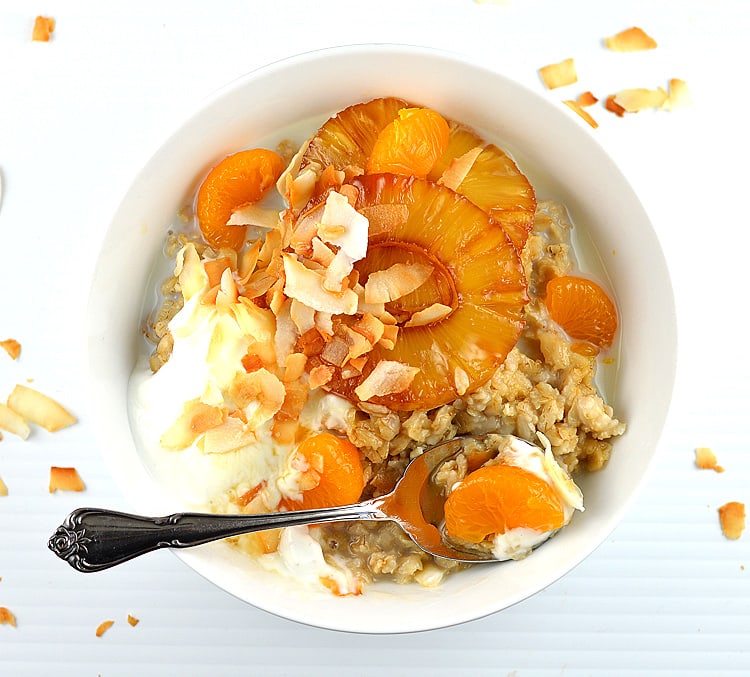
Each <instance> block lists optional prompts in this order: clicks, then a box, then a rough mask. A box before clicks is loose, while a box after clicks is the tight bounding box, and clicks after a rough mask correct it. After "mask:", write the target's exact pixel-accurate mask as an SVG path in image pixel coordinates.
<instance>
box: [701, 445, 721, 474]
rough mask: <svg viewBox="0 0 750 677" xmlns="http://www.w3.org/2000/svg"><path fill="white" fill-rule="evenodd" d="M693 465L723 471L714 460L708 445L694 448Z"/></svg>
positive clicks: (714, 457)
mask: <svg viewBox="0 0 750 677" xmlns="http://www.w3.org/2000/svg"><path fill="white" fill-rule="evenodd" d="M695 465H697V466H698V467H699V468H700V469H701V470H715V471H716V472H724V468H722V467H721V466H720V465H719V464H718V463H717V461H716V455H715V454H714V452H713V451H712V450H711V449H709V448H708V447H698V448H697V449H696V450H695Z"/></svg>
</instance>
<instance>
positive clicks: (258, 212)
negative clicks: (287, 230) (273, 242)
mask: <svg viewBox="0 0 750 677" xmlns="http://www.w3.org/2000/svg"><path fill="white" fill-rule="evenodd" d="M279 221H280V219H279V211H278V210H277V209H267V208H265V207H259V206H258V205H257V204H249V205H245V206H244V207H241V208H240V209H238V210H236V211H234V212H232V215H231V216H230V217H229V221H227V225H228V226H259V227H260V228H268V229H269V230H272V229H273V228H278V227H279Z"/></svg>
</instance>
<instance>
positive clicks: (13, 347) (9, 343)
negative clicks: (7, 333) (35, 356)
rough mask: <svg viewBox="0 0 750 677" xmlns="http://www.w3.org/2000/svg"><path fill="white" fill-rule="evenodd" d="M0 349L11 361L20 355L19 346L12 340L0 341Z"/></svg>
mask: <svg viewBox="0 0 750 677" xmlns="http://www.w3.org/2000/svg"><path fill="white" fill-rule="evenodd" d="M0 348H2V349H3V350H5V352H6V353H8V355H10V359H11V360H17V359H18V356H19V355H20V354H21V344H20V343H19V342H18V341H16V340H15V339H12V338H9V339H5V340H4V341H0Z"/></svg>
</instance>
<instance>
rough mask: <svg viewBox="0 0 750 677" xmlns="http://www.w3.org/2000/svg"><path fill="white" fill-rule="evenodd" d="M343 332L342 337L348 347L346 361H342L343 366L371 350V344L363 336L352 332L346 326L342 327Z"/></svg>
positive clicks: (352, 330)
mask: <svg viewBox="0 0 750 677" xmlns="http://www.w3.org/2000/svg"><path fill="white" fill-rule="evenodd" d="M343 332H344V337H345V338H346V342H347V344H348V346H349V353H348V355H347V357H346V360H345V361H344V364H346V363H347V362H348V361H349V360H354V359H356V358H358V357H361V356H362V355H365V354H366V353H369V352H370V351H371V350H372V348H373V343H371V342H370V341H369V340H368V339H367V338H366V337H365V336H364V334H361V333H359V332H358V331H354V329H352V328H351V327H347V326H344V327H343Z"/></svg>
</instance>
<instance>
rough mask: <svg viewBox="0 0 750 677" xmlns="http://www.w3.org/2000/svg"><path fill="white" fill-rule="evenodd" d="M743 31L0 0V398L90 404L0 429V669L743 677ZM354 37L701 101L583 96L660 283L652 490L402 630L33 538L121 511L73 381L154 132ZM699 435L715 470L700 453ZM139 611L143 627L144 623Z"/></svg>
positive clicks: (452, 15)
mask: <svg viewBox="0 0 750 677" xmlns="http://www.w3.org/2000/svg"><path fill="white" fill-rule="evenodd" d="M36 14H47V15H50V16H53V17H54V18H55V19H56V21H57V28H56V30H55V33H54V37H53V40H52V41H51V42H50V43H47V44H43V43H32V42H31V41H30V34H31V26H32V23H33V17H34V15H36ZM632 25H639V26H641V27H643V28H644V29H646V30H647V31H648V32H649V33H651V34H652V35H653V36H654V37H655V38H656V39H657V41H658V42H659V48H658V49H657V50H654V51H651V52H644V53H639V54H630V55H622V54H614V53H611V52H608V51H607V50H605V49H604V47H603V46H602V40H603V38H604V37H605V36H607V35H610V34H612V33H615V32H617V31H619V30H621V29H624V28H627V27H629V26H632ZM748 33H750V3H747V2H744V1H743V0H736V1H734V2H730V1H728V0H725V1H723V2H719V1H717V2H710V1H708V0H705V1H703V2H700V1H697V0H671V1H665V2H659V1H658V0H647V1H645V0H644V1H639V2H627V1H626V0H620V1H619V2H596V1H593V0H592V1H590V2H586V1H584V0H577V1H576V0H569V1H567V2H562V1H560V0H507V1H506V2H484V3H477V2H474V1H473V0H400V1H395V0H378V1H377V2H376V1H374V0H371V1H370V2H358V1H356V0H347V1H334V0H329V1H325V0H318V1H316V2H312V1H309V2H308V1H306V0H273V1H268V2H263V3H261V2H247V1H246V2H223V3H222V2H198V1H191V0H183V1H182V2H176V1H175V2H161V3H156V2H149V3H138V2H133V1H131V2H127V3H126V2H120V3H108V2H94V1H93V0H91V1H90V0H80V1H69V2H55V1H54V0H37V2H33V3H32V2H29V1H28V0H0V172H2V178H3V183H4V196H3V199H2V205H0V298H1V299H2V301H0V334H2V336H0V339H3V338H8V337H12V338H15V339H17V340H19V341H20V342H21V344H22V346H23V352H22V354H21V357H20V359H19V360H17V361H16V362H13V361H11V360H10V359H8V358H7V357H6V356H5V354H4V353H0V398H4V397H6V396H7V394H8V393H10V391H11V390H12V388H13V385H14V384H16V383H26V382H27V379H33V383H32V385H33V386H34V387H37V388H38V389H40V390H42V391H44V392H46V393H48V394H50V395H52V396H54V397H56V398H58V399H59V400H60V401H61V402H62V403H64V404H65V405H67V406H68V407H69V408H70V409H71V410H72V411H73V412H74V413H75V414H76V415H77V416H78V418H79V423H78V424H77V425H75V426H73V427H71V428H69V429H67V430H65V431H62V432H59V433H56V434H54V435H51V434H48V433H45V432H44V431H40V430H38V429H37V430H35V431H34V432H33V434H32V436H31V437H30V438H29V440H28V441H26V442H22V441H20V440H19V439H17V438H15V437H13V436H12V435H10V434H6V435H5V436H4V439H3V440H2V441H0V477H2V478H3V479H4V481H5V483H6V484H7V485H8V488H9V490H10V495H9V496H7V497H5V498H0V577H2V580H1V581H0V606H6V607H8V608H9V609H10V610H11V611H13V612H14V613H15V615H16V618H17V622H18V626H17V627H16V628H12V627H10V626H8V625H2V626H0V674H2V675H8V676H11V675H55V676H56V677H63V676H67V675H74V676H76V677H78V676H81V675H91V676H94V675H99V674H101V675H103V676H104V677H110V676H114V675H138V676H139V677H146V676H147V675H162V674H180V675H225V674H249V675H256V674H258V675H260V674H262V675H295V674H305V675H349V674H362V675H365V674H392V675H400V674H409V675H415V676H418V675H454V674H455V675H459V674H460V675H482V674H492V675H516V676H520V677H526V676H531V675H603V674H607V675H610V674H612V675H620V674H622V675H626V674H638V675H644V674H645V675H648V674H679V675H692V674H696V675H714V674H719V673H723V674H750V651H749V650H748V646H749V645H750V531H748V532H746V533H745V534H744V536H743V538H741V539H740V540H738V541H729V540H727V539H725V538H724V537H723V536H722V534H721V531H720V529H719V524H718V518H717V508H718V506H720V505H722V504H723V503H725V502H727V501H730V500H736V501H745V502H747V503H749V504H750V442H748V434H747V422H748V421H749V420H750V414H749V413H748V409H749V408H750V407H749V406H748V405H750V396H749V395H748V393H749V392H750V386H749V385H748V384H749V383H750V360H748V358H747V342H748V334H747V327H748V298H749V297H750V295H749V294H748V269H749V267H750V266H749V264H748V260H749V256H748V255H749V253H750V236H749V235H748V232H749V231H750V223H749V217H748V208H747V195H748V183H747V180H748V170H747V166H748V165H747V158H748V155H750V141H749V138H750V135H749V134H748V126H747V116H748V111H749V110H750V97H749V96H748V91H749V86H748V83H747V67H748V65H750V60H749V59H748V51H747V47H746V43H745V41H746V39H747V35H748ZM365 42H400V43H409V44H417V45H427V46H435V47H441V48H448V49H451V50H453V51H457V52H462V53H464V54H466V55H468V56H470V57H473V58H475V59H479V60H482V61H483V62H484V63H486V64H487V65H489V66H491V67H493V68H495V69H497V70H498V71H499V72H501V73H503V74H505V75H507V76H509V77H511V78H513V79H514V80H516V81H518V82H520V83H522V84H524V85H525V86H527V87H529V88H531V89H532V90H535V91H537V92H539V93H540V94H541V95H543V96H545V97H546V98H548V99H549V100H551V101H555V102H558V101H560V100H561V99H563V98H572V97H574V96H577V95H578V94H579V93H580V92H582V91H584V90H586V89H591V90H593V91H594V92H595V93H597V94H602V95H606V94H609V93H614V92H616V91H618V90H619V89H623V88H627V87H656V86H659V85H661V86H666V83H667V82H668V80H669V78H672V77H679V78H683V79H684V80H686V81H687V83H688V85H689V87H690V88H691V91H692V97H693V105H692V106H691V107H690V108H688V109H685V110H680V111H675V112H672V113H668V112H663V111H662V112H653V113H652V112H642V113H639V114H637V115H633V116H629V117H627V118H625V119H620V118H617V117H615V116H614V115H612V114H610V113H608V112H606V111H605V110H604V109H603V108H601V107H600V106H597V107H595V108H594V109H592V110H593V113H594V115H595V116H596V117H597V118H598V120H599V121H600V123H601V126H600V127H599V129H597V130H589V133H590V134H591V135H592V136H593V137H594V138H595V139H596V140H597V141H598V142H599V143H600V144H602V146H603V147H604V148H605V149H606V150H607V151H608V152H609V153H610V155H611V156H612V157H613V158H614V159H615V161H616V162H617V163H618V164H619V166H620V167H621V169H622V170H623V172H624V173H625V175H626V176H627V178H628V179H629V181H630V182H631V183H632V185H633V186H634V188H635V190H636V192H637V193H638V194H639V196H640V198H641V200H642V202H643V204H644V205H645V207H646V210H647V211H648V213H649V215H650V217H651V219H652V221H653V224H654V228H655V229H656V232H657V233H658V236H659V238H660V241H661V243H662V246H663V249H664V252H665V255H666V258H667V261H668V264H669V268H670V272H671V275H672V279H673V284H674V291H675V297H676V305H677V312H678V326H679V336H680V338H679V344H680V345H679V359H678V373H677V381H676V386H675V393H674V399H673V405H672V408H671V411H670V416H669V418H668V421H667V423H666V426H665V430H664V434H663V436H662V439H661V442H660V444H659V449H658V457H657V460H656V463H655V466H654V467H653V471H652V473H651V474H650V477H649V479H648V483H647V485H646V487H645V489H644V491H643V493H642V494H641V496H640V497H639V499H638V501H637V502H636V504H635V505H634V507H633V508H632V509H631V510H630V511H629V513H628V515H627V518H626V519H625V521H624V522H623V523H622V525H621V526H620V527H618V528H617V529H616V531H615V532H614V533H613V534H612V535H611V537H610V538H608V539H607V541H606V542H605V543H604V544H603V545H602V546H601V547H600V548H599V549H598V550H597V551H596V552H595V553H594V554H593V555H592V556H591V557H590V558H589V559H587V560H586V561H585V562H584V563H583V564H581V565H580V566H579V567H578V568H577V569H576V570H574V571H573V572H571V573H570V574H568V575H567V576H565V577H564V578H563V579H562V580H560V581H559V582H557V583H556V584H554V585H552V586H551V587H549V588H548V589H547V590H545V591H543V592H542V593H540V594H539V595H537V596H535V597H534V598H532V599H529V600H527V601H525V602H523V603H521V604H518V605H517V606H515V607H513V608H511V609H508V610H506V611H504V612H501V613H498V614H495V615H494V616H491V617H489V618H484V619H481V620H478V621H475V622H472V623H468V624H465V625H463V626H460V627H455V628H450V629H445V630H440V631H433V632H426V633H421V634H416V635H408V636H390V635H386V636H363V635H348V634H342V633H336V632H332V631H325V630H318V629H313V628H309V627H305V626H302V625H299V624H296V623H293V622H290V621H287V620H284V619H280V618H276V617H274V616H271V615H269V614H267V613H265V612H262V611H259V610H257V609H255V608H252V607H250V606H247V605H245V604H244V603H242V602H239V601H237V600H236V599H234V598H232V597H230V596H229V595H227V594H226V593H224V592H223V591H221V590H219V589H217V588H215V587H214V586H213V585H211V584H210V583H208V582H206V581H205V580H203V579H202V578H200V577H199V576H198V575H197V574H195V573H194V572H192V571H191V570H189V569H187V568H186V567H185V566H184V565H183V564H182V563H181V562H180V561H179V560H178V559H177V558H175V557H174V556H173V555H172V554H170V553H168V552H160V553H154V554H152V555H149V556H147V557H144V558H141V559H140V560H136V561H134V562H132V563H130V564H128V565H127V566H123V567H120V568H118V569H114V570H111V571H109V572H105V573H102V574H98V575H91V576H84V575H82V574H78V573H76V572H74V571H73V570H72V569H70V568H69V567H67V566H66V565H64V564H63V563H62V562H60V561H58V560H57V559H56V558H55V557H54V556H53V555H52V554H51V553H49V552H48V551H47V549H46V540H47V538H48V536H49V535H50V534H51V532H52V531H53V530H54V528H55V527H56V526H57V524H59V522H60V521H61V520H62V518H63V517H64V516H65V515H66V514H67V513H68V512H69V511H70V510H71V509H73V508H75V507H77V506H79V505H81V504H83V503H86V504H91V505H109V506H111V507H116V508H117V507H120V508H125V507H127V506H125V505H124V503H123V499H122V498H121V497H120V495H119V493H118V491H117V489H116V487H115V484H114V481H113V480H112V478H111V477H109V476H108V474H107V471H106V469H105V467H104V464H103V462H102V460H101V459H100V457H99V452H98V449H97V446H96V444H95V442H94V436H93V432H92V422H91V407H90V404H89V402H88V399H87V398H88V395H87V391H86V385H85V379H84V376H83V375H84V374H85V370H86V353H85V340H84V336H85V327H84V317H85V307H86V300H87V295H88V287H89V282H90V277H91V273H92V266H93V262H94V259H95V257H96V254H97V252H98V249H99V246H100V243H101V240H102V237H103V235H104V232H105V229H106V227H107V224H108V221H109V219H110V216H111V215H112V214H113V211H114V209H115V207H116V205H117V203H118V202H119V200H120V198H121V197H122V195H123V194H124V192H125V190H126V188H127V186H128V184H129V182H130V180H131V179H132V178H133V177H134V175H135V174H136V172H137V171H138V170H139V169H140V167H141V166H142V165H143V164H144V163H145V162H146V161H147V159H148V158H149V156H150V155H151V153H152V152H153V151H154V150H155V149H156V148H157V147H158V146H159V145H160V143H161V142H162V140H163V139H164V138H165V137H166V136H167V135H168V134H169V133H170V132H171V131H172V130H173V129H174V128H175V127H176V126H177V125H178V124H179V123H180V122H182V120H183V119H184V118H186V117H187V116H188V114H189V113H190V112H191V111H192V110H194V108H196V107H197V106H198V105H200V103H201V101H202V100H203V99H204V98H205V97H207V96H208V95H210V94H211V93H212V92H213V91H214V90H216V89H217V88H219V87H220V86H222V85H223V84H225V83H226V82H228V81H230V80H232V79H234V78H236V77H238V76H240V75H242V74H244V73H246V72H248V71H250V70H252V69H254V68H256V67H259V66H261V65H264V64H266V63H267V62H270V61H274V60H277V59H280V58H283V57H286V56H289V55H293V54H297V53H300V52H305V51H309V50H312V49H317V48H322V47H327V46H333V45H339V44H350V43H365ZM743 45H745V46H743ZM567 57H574V58H575V60H576V63H577V66H578V73H579V83H578V84H577V85H573V86H571V87H569V88H567V89H565V90H557V91H546V90H545V89H544V87H543V85H542V84H541V81H540V80H539V76H538V73H537V69H538V68H539V67H540V66H543V65H545V64H547V63H551V62H556V61H560V60H562V59H564V58H567ZM561 108H562V105H561ZM565 111H566V112H565V114H568V113H567V109H565ZM581 124H582V125H583V126H584V127H585V123H583V122H582V121H581ZM643 396H644V397H648V393H647V392H644V393H643ZM698 446H708V447H711V448H712V449H713V450H714V452H715V453H716V454H717V456H718V458H719V461H720V463H721V464H722V465H723V466H724V467H725V468H726V472H724V473H723V474H718V473H714V472H711V471H699V470H697V469H696V467H695V465H694V449H695V448H696V447H698ZM50 465H73V466H76V467H77V468H78V469H79V471H80V473H81V475H82V476H83V478H84V480H85V482H86V484H87V490H86V493H85V494H71V493H63V494H60V493H58V494H55V495H50V494H49V493H48V492H47V481H48V473H49V466H50ZM129 613H130V614H133V615H135V616H137V617H138V618H140V619H141V622H140V624H139V625H138V626H137V627H135V628H133V627H130V626H129V625H128V624H127V622H126V616H127V614H129ZM110 618H111V619H114V620H115V621H116V623H115V625H114V626H113V627H112V628H111V629H110V630H109V632H107V633H106V634H105V635H104V636H103V637H101V638H97V637H95V635H94V630H95V628H96V627H97V625H98V624H99V623H100V622H101V621H103V620H105V619H110Z"/></svg>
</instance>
